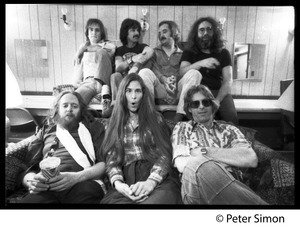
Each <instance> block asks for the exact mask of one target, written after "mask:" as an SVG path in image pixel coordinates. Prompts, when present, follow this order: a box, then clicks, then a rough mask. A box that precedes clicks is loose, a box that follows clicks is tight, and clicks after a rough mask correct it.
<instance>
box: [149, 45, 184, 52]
mask: <svg viewBox="0 0 300 229" xmlns="http://www.w3.org/2000/svg"><path fill="white" fill-rule="evenodd" d="M175 48H176V51H175V52H174V53H182V52H183V51H182V50H181V49H180V48H179V47H178V46H177V45H175ZM154 49H157V50H161V51H165V50H163V48H162V45H161V44H160V45H158V46H157V47H155V48H154Z"/></svg>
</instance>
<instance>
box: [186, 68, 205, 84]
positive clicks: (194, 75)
mask: <svg viewBox="0 0 300 229" xmlns="http://www.w3.org/2000/svg"><path fill="white" fill-rule="evenodd" d="M202 78H203V77H202V75H201V73H200V72H199V71H198V70H196V69H191V70H189V71H188V72H187V73H185V74H184V76H183V79H184V80H186V81H191V80H193V81H199V82H201V80H202Z"/></svg>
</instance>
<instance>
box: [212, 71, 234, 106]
mask: <svg viewBox="0 0 300 229" xmlns="http://www.w3.org/2000/svg"><path fill="white" fill-rule="evenodd" d="M222 75H223V80H222V85H221V87H220V89H219V92H218V95H217V96H216V101H217V102H218V103H219V104H218V105H220V103H221V102H222V100H223V99H224V97H225V96H226V95H227V94H230V93H231V85H232V66H230V65H228V66H226V67H224V68H223V69H222Z"/></svg>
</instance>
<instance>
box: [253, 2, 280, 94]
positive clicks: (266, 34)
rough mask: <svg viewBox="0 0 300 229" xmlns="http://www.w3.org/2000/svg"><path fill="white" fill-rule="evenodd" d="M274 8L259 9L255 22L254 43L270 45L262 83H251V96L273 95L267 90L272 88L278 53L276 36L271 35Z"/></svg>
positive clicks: (267, 50)
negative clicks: (276, 54)
mask: <svg viewBox="0 0 300 229" xmlns="http://www.w3.org/2000/svg"><path fill="white" fill-rule="evenodd" d="M272 18H273V7H258V8H257V16H256V20H255V31H254V41H253V42H254V43H255V44H268V45H267V49H266V52H268V56H269V58H268V59H265V66H264V69H265V73H264V75H263V77H262V81H261V82H251V84H250V89H249V93H251V95H271V93H270V90H268V91H267V90H266V88H268V87H269V88H270V87H272V78H273V72H274V57H275V56H274V55H275V53H276V42H277V41H276V40H277V38H276V36H273V35H271V33H272V31H273V29H274V27H273V26H274V24H273V25H272V20H273V19H272Z"/></svg>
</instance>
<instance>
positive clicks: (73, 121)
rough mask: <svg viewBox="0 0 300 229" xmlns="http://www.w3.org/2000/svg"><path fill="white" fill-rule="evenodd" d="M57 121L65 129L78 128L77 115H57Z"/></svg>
mask: <svg viewBox="0 0 300 229" xmlns="http://www.w3.org/2000/svg"><path fill="white" fill-rule="evenodd" d="M57 123H58V124H60V125H61V126H62V127H63V128H65V129H66V130H69V131H70V130H74V129H76V128H78V125H79V117H78V116H77V117H76V116H75V115H73V116H65V117H58V118H57Z"/></svg>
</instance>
